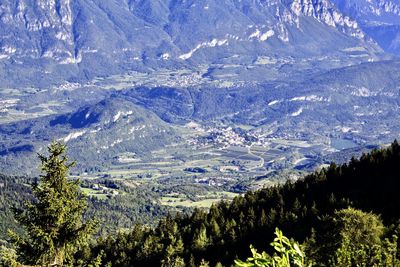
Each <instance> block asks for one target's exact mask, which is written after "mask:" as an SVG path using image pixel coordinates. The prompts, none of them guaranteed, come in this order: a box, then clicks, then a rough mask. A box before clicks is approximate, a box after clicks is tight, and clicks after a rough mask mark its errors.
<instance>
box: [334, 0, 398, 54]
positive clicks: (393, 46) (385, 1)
mask: <svg viewBox="0 0 400 267" xmlns="http://www.w3.org/2000/svg"><path fill="white" fill-rule="evenodd" d="M332 2H334V3H335V4H336V6H337V7H338V8H339V9H340V11H342V12H343V13H344V14H346V15H347V16H349V17H351V18H352V19H353V20H356V21H358V22H359V23H360V27H361V28H362V29H363V30H364V31H365V32H366V33H367V34H368V35H369V36H371V37H372V38H373V39H374V40H375V41H376V42H377V43H378V44H379V45H380V46H381V47H382V48H383V49H385V50H386V51H388V52H391V53H395V54H398V55H400V1H399V0H332Z"/></svg>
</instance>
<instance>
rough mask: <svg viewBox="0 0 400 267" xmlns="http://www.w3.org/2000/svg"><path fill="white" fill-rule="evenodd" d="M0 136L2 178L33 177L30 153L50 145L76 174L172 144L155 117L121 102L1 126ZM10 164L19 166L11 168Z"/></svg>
mask: <svg viewBox="0 0 400 267" xmlns="http://www.w3.org/2000/svg"><path fill="white" fill-rule="evenodd" d="M0 135H1V136H2V137H1V140H2V141H1V143H0V156H2V157H1V158H2V159H1V161H2V165H3V167H4V168H5V169H6V170H4V172H7V173H28V174H32V173H33V174H36V171H37V170H36V168H35V167H34V166H37V164H38V162H37V159H35V156H34V154H35V153H33V152H34V151H37V152H41V151H43V149H44V148H45V147H46V146H47V144H48V142H49V141H50V140H61V141H63V142H65V143H66V144H68V146H69V147H70V149H69V150H70V153H71V155H73V157H74V159H76V160H77V161H78V162H79V166H78V168H79V169H96V168H97V169H98V168H101V166H102V165H103V164H104V163H105V162H107V163H110V161H111V160H112V159H113V158H114V159H115V157H116V155H119V154H121V153H124V152H134V153H136V154H137V155H138V156H142V155H145V154H146V153H147V152H148V151H150V150H153V149H156V148H160V147H163V146H165V145H167V144H169V143H171V142H172V141H174V140H175V138H177V136H176V134H175V133H174V130H173V129H172V128H171V127H170V126H169V125H167V124H166V123H165V122H163V121H162V120H160V119H159V118H158V117H157V116H156V115H155V114H153V113H152V112H149V111H146V110H144V109H143V108H141V107H138V106H136V105H134V104H132V103H131V102H128V101H125V100H123V99H121V98H110V99H106V100H103V101H101V102H99V103H98V104H96V105H93V106H89V107H84V108H80V109H79V110H77V111H76V112H73V113H71V114H66V115H58V116H57V115H56V116H48V117H43V118H40V119H34V120H28V121H21V122H17V123H12V124H4V125H1V126H0ZM15 158H18V162H20V164H22V165H21V166H20V165H19V164H18V163H16V162H13V159H15ZM12 162H13V163H12ZM18 168H19V169H20V171H19V172H16V170H17V169H18ZM22 170H23V171H22Z"/></svg>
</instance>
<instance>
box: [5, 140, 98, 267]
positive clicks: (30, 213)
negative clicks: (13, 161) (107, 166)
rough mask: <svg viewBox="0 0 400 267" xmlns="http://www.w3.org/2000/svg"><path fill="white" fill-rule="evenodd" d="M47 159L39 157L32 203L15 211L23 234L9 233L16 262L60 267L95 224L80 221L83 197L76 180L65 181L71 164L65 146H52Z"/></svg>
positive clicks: (83, 202) (90, 221)
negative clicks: (24, 232)
mask: <svg viewBox="0 0 400 267" xmlns="http://www.w3.org/2000/svg"><path fill="white" fill-rule="evenodd" d="M48 152H49V156H44V155H39V158H40V160H41V162H42V164H41V170H42V173H43V174H42V175H41V176H40V181H39V183H37V184H35V185H34V186H33V188H32V191H33V195H34V197H35V201H33V202H30V203H27V205H26V207H25V209H24V210H15V218H16V219H17V221H18V222H19V223H20V224H21V225H22V226H23V227H24V229H25V230H26V235H21V234H17V233H15V232H10V236H11V239H12V241H13V243H14V244H15V246H16V252H17V256H18V261H19V262H21V263H23V264H29V265H40V266H50V265H51V266H62V265H64V264H66V263H68V262H70V263H71V262H72V257H73V255H74V254H75V253H76V251H78V250H79V249H80V248H82V247H83V246H84V245H86V242H87V240H88V237H89V235H90V234H91V233H93V231H94V229H95V222H94V221H93V220H89V221H87V222H84V221H83V213H84V212H85V209H86V198H85V196H83V195H82V194H81V192H80V190H79V181H69V180H68V179H67V175H68V171H69V169H70V168H71V167H72V166H73V165H74V162H72V163H68V158H67V157H66V156H65V152H66V147H65V145H63V144H60V143H52V144H51V145H50V146H49V148H48Z"/></svg>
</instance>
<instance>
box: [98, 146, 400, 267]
mask: <svg viewBox="0 0 400 267" xmlns="http://www.w3.org/2000/svg"><path fill="white" fill-rule="evenodd" d="M399 163H400V146H399V144H398V143H397V142H394V143H393V144H392V145H391V146H390V147H389V148H387V149H383V150H376V151H373V152H371V153H370V154H368V155H364V156H362V157H361V158H360V159H359V160H357V159H352V160H351V161H350V162H349V163H348V164H344V165H342V166H336V165H335V164H332V165H331V166H330V167H329V168H327V169H323V170H321V171H319V172H315V173H313V174H311V175H309V176H307V177H305V178H304V179H301V180H299V181H297V182H295V183H293V182H288V183H286V184H285V185H283V186H276V187H271V188H265V189H262V190H260V191H256V192H248V193H247V194H246V195H245V196H243V197H237V198H235V199H234V201H233V202H232V203H226V202H222V203H219V204H218V205H214V206H213V207H212V208H211V209H210V211H209V212H205V211H203V210H196V211H195V212H194V213H193V214H192V215H190V216H189V215H188V216H184V215H178V216H176V217H171V216H169V217H166V218H165V219H163V220H161V221H160V223H159V225H158V226H157V227H156V228H155V229H151V228H148V227H142V226H137V227H135V228H134V229H132V230H131V231H129V232H124V233H123V232H121V233H120V234H119V235H118V236H110V237H108V238H106V239H104V240H100V241H99V242H98V244H97V245H96V246H94V247H93V248H92V251H91V253H92V255H93V256H95V255H98V254H99V253H100V251H103V252H104V259H103V263H104V264H110V265H109V266H160V265H161V264H164V266H173V264H175V263H177V262H178V263H179V262H182V261H184V262H185V264H186V265H187V266H198V265H199V264H200V262H201V260H202V259H205V260H206V261H208V262H209V263H210V266H215V264H217V263H218V262H220V263H222V264H224V265H225V266H230V265H231V264H232V263H233V260H234V259H235V258H236V257H239V258H245V257H246V256H247V255H248V247H249V245H250V244H253V245H254V246H255V247H257V248H259V249H262V250H268V249H269V248H268V247H269V242H270V240H272V238H273V232H274V229H275V227H279V228H280V229H282V230H283V232H284V233H285V234H287V235H288V236H289V237H292V238H294V239H295V240H298V241H300V242H304V241H306V240H307V239H308V238H310V237H312V233H315V231H317V233H318V231H322V230H321V229H324V227H326V222H325V221H324V219H322V218H327V216H331V215H333V214H334V212H335V211H336V210H340V209H343V208H347V207H349V206H352V207H354V208H357V209H361V210H363V211H366V212H374V213H376V214H380V215H381V218H382V219H383V222H384V223H385V225H386V226H388V228H387V229H386V231H385V235H387V237H389V238H390V236H391V235H392V234H393V233H395V232H396V231H395V230H394V229H395V228H396V227H395V226H394V225H396V224H397V221H398V219H399V218H400V210H399V209H398V207H399V205H400V199H399V198H398V190H399V185H400V182H399V174H398V164H399ZM312 238H313V237H312ZM309 253H310V254H312V253H313V251H310V252H309ZM329 256H330V255H326V259H328V257H329Z"/></svg>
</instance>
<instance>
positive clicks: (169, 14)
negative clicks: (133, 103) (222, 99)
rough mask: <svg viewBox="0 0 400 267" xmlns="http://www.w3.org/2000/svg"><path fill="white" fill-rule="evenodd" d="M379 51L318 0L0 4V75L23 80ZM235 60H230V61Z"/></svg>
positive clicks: (36, 0) (19, 0) (26, 0)
mask: <svg viewBox="0 0 400 267" xmlns="http://www.w3.org/2000/svg"><path fill="white" fill-rule="evenodd" d="M353 47H363V48H364V49H365V50H367V51H368V53H370V54H371V55H373V54H375V53H376V52H379V51H380V50H379V48H378V47H377V46H376V45H375V44H374V43H373V42H371V41H369V39H368V37H366V35H365V33H364V32H363V30H362V29H360V28H359V26H358V23H357V22H356V21H355V20H352V19H350V18H349V17H347V16H345V15H343V14H342V13H340V11H338V10H337V9H336V8H335V7H334V6H333V5H332V4H331V3H330V2H329V1H328V0H313V1H311V0H293V1H289V0H273V1H270V0H269V1H265V0H257V1H250V0H246V1H240V0H218V1H217V0H207V1H204V0H201V1H200V0H189V1H184V0H166V1H164V0H117V1H116V0H108V1H100V0H92V1H87V0H76V1H70V0H57V1H41V0H5V1H2V2H1V3H0V74H1V76H3V79H4V78H5V77H6V78H7V79H4V80H5V81H4V83H7V82H8V81H9V80H14V81H20V82H21V83H23V82H24V81H25V84H27V83H28V84H29V82H30V83H32V82H39V83H40V82H42V83H43V82H44V81H51V80H57V79H60V78H70V77H73V76H75V75H76V74H80V77H86V78H88V77H89V78H90V77H91V75H93V74H95V75H109V74H112V73H118V72H122V71H125V70H127V69H143V67H146V68H159V67H163V66H169V67H171V66H173V67H175V68H177V67H179V65H182V64H184V65H197V64H200V63H203V64H204V63H218V62H224V63H229V62H235V63H237V62H240V63H246V62H251V61H252V60H255V59H256V58H257V56H258V55H266V56H276V55H277V54H279V56H292V57H296V58H302V57H310V56H321V55H323V56H327V55H340V54H343V51H344V50H346V49H351V48H353ZM238 57H239V59H238Z"/></svg>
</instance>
